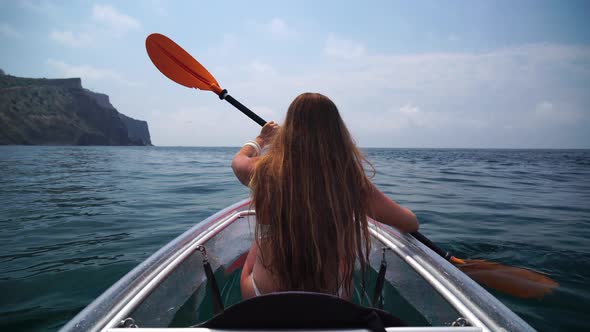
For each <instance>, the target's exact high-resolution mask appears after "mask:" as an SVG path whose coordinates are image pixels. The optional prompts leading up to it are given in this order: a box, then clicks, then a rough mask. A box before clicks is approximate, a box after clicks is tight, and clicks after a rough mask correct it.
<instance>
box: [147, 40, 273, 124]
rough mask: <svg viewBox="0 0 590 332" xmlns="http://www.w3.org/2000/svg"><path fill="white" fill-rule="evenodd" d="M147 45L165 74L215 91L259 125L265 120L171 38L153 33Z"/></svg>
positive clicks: (193, 86)
mask: <svg viewBox="0 0 590 332" xmlns="http://www.w3.org/2000/svg"><path fill="white" fill-rule="evenodd" d="M145 48H146V49H147V53H148V55H149V57H150V59H151V60H152V62H153V63H154V65H155V66H156V68H158V69H159V70H160V72H161V73H162V74H164V76H166V77H168V78H169V79H171V80H173V81H174V82H176V83H178V84H180V85H184V86H186V87H188V88H195V89H200V90H209V91H213V92H214V93H215V94H216V95H218V96H219V99H225V100H226V101H227V102H229V103H230V104H232V105H234V107H236V108H237V109H239V110H240V111H242V113H244V114H246V115H247V116H248V117H249V118H250V119H252V120H254V122H256V123H258V124H259V125H260V126H264V124H265V123H266V121H264V120H263V119H262V118H261V117H259V116H258V115H257V114H256V113H254V112H252V111H251V110H249V109H248V108H247V107H246V106H244V105H242V104H241V103H240V102H239V101H237V100H235V99H234V98H233V97H232V96H230V95H229V94H228V93H227V90H225V89H222V88H221V87H220V86H219V83H217V80H215V78H214V77H213V75H211V73H209V71H207V69H205V67H203V66H202V65H201V64H200V63H199V62H198V61H197V60H195V58H193V57H192V56H191V55H190V54H188V52H186V51H185V50H184V49H183V48H182V47H180V46H178V44H176V43H175V42H173V41H172V40H171V39H170V38H168V37H166V36H164V35H161V34H159V33H152V34H151V35H149V36H148V37H147V39H146V40H145Z"/></svg>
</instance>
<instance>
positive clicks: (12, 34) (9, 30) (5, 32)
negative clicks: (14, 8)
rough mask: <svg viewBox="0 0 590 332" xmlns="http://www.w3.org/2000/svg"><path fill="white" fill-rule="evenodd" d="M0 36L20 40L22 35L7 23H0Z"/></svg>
mask: <svg viewBox="0 0 590 332" xmlns="http://www.w3.org/2000/svg"><path fill="white" fill-rule="evenodd" d="M0 36H3V37H7V38H20V37H21V36H22V35H21V33H20V32H18V31H17V30H16V29H15V28H13V27H12V26H11V25H10V24H8V23H0Z"/></svg>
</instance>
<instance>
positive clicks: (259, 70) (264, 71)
mask: <svg viewBox="0 0 590 332" xmlns="http://www.w3.org/2000/svg"><path fill="white" fill-rule="evenodd" d="M246 69H247V70H248V71H250V72H251V73H253V74H255V75H264V76H269V75H270V76H272V75H276V74H277V71H276V69H275V68H274V67H273V66H271V65H269V64H267V63H263V62H260V61H257V60H254V61H252V62H250V64H248V66H247V67H246Z"/></svg>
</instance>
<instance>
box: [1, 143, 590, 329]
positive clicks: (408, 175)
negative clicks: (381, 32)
mask: <svg viewBox="0 0 590 332" xmlns="http://www.w3.org/2000/svg"><path fill="white" fill-rule="evenodd" d="M237 150H238V148H197V147H195V148H177V147H24V146H4V147H0V330H12V331H14V330H23V331H25V330H30V331H53V330H57V329H59V327H61V326H62V325H63V324H65V322H67V321H68V320H69V319H71V318H72V317H73V316H74V315H75V314H76V313H77V312H79V311H80V310H82V309H83V308H84V307H85V306H86V305H87V304H88V303H90V302H91V301H92V300H93V299H94V298H96V297H97V296H98V295H100V294H101V293H102V292H103V291H104V290H105V289H107V288H108V287H109V286H110V285H112V284H113V283H114V282H116V281H117V280H118V279H119V278H121V277H122V276H123V275H124V274H125V273H127V272H128V271H129V270H131V269H132V268H133V267H135V266H136V265H137V264H139V263H140V262H141V261H143V260H144V259H146V258H147V257H148V256H149V255H151V254H152V253H153V252H155V251H156V250H157V249H159V248H160V247H161V246H163V245H165V244H166V243H167V242H168V241H170V240H171V239H173V238H174V237H176V236H177V235H179V234H180V233H182V232H183V231H184V230H186V229H188V228H189V227H190V226H192V225H194V224H195V223H198V222H200V221H201V220H203V219H205V218H206V217H208V216H209V215H211V214H213V213H214V212H216V211H218V210H220V209H222V208H224V207H226V206H227V205H229V204H231V203H234V202H236V201H238V200H240V199H243V198H245V197H247V196H248V194H249V191H248V189H247V188H245V187H243V186H242V185H241V184H239V182H238V181H237V180H236V179H235V178H234V176H233V173H232V171H231V168H230V162H231V158H232V156H233V155H234V154H235V152H236V151H237ZM363 151H364V152H365V154H366V155H367V157H368V158H369V160H370V161H371V163H372V164H373V166H374V168H375V170H376V174H375V175H374V178H373V181H374V183H375V184H376V185H377V186H378V187H379V188H380V189H381V190H382V191H383V192H385V193H386V194H387V195H388V196H390V197H391V198H393V199H394V200H396V201H397V202H399V203H400V204H402V205H405V206H407V207H409V208H411V209H412V210H413V211H414V212H415V213H416V214H417V216H418V218H419V220H420V223H421V231H422V233H423V234H425V235H427V236H429V237H430V238H431V240H433V241H434V242H436V243H437V244H438V245H439V246H441V247H444V248H445V249H447V250H449V251H451V252H453V253H454V254H455V255H456V256H459V257H464V258H482V259H486V260H490V261H496V262H500V263H502V264H506V265H513V266H521V267H526V268H529V269H532V270H535V271H539V272H542V273H544V274H546V275H548V276H550V277H551V278H553V279H554V280H556V281H557V282H559V284H560V286H559V287H558V288H557V289H556V291H555V292H554V293H553V294H550V295H547V296H546V297H544V298H543V299H540V300H536V299H533V300H523V299H518V298H515V297H512V296H510V295H506V294H502V293H498V292H496V291H493V290H490V292H491V293H492V294H494V295H495V296H497V297H498V298H499V299H500V300H501V301H502V302H503V303H505V304H506V305H507V306H508V307H509V308H511V309H512V310H513V311H515V312H516V313H517V314H519V315H520V316H521V317H522V318H524V319H525V320H526V321H527V322H528V323H529V324H531V325H532V326H533V327H535V328H536V329H538V330H541V331H559V330H561V331H571V330H583V329H588V328H590V323H588V320H587V318H588V317H589V316H590V288H589V287H588V285H589V284H590V273H589V272H587V271H590V245H588V240H587V239H588V238H590V150H487V149H486V150H471V149H469V150H464V149H364V150H363Z"/></svg>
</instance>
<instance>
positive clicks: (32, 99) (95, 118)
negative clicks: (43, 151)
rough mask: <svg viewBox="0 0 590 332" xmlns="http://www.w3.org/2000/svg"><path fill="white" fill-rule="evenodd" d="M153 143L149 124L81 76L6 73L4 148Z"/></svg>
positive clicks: (1, 83)
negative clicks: (121, 110) (87, 86)
mask: <svg viewBox="0 0 590 332" xmlns="http://www.w3.org/2000/svg"><path fill="white" fill-rule="evenodd" d="M7 144H18V145H152V142H151V139H150V133H149V129H148V124H147V122H146V121H142V120H136V119H132V118H130V117H128V116H126V115H124V114H122V113H119V112H118V111H117V109H115V107H113V105H111V103H110V101H109V96H107V95H105V94H102V93H96V92H92V91H90V90H88V89H84V88H83V87H82V81H81V80H80V79H79V78H66V79H45V78H24V77H16V76H11V75H6V74H4V72H3V71H2V70H0V145H7Z"/></svg>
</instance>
